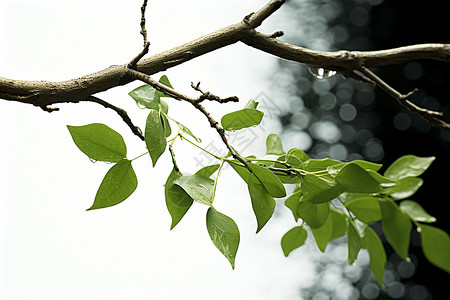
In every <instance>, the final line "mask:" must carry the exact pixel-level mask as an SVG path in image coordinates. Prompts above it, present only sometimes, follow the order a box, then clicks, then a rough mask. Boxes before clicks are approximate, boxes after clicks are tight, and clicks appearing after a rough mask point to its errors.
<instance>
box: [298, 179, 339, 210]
mask: <svg viewBox="0 0 450 300" xmlns="http://www.w3.org/2000/svg"><path fill="white" fill-rule="evenodd" d="M301 186H302V192H303V199H302V201H309V202H314V203H325V202H329V201H331V200H333V199H334V198H336V197H337V196H339V195H340V194H341V193H342V192H343V191H344V188H343V186H341V185H339V184H337V185H336V184H334V183H331V182H328V181H326V180H323V179H320V178H319V177H317V176H316V175H311V174H306V175H305V176H303V177H302V180H301Z"/></svg>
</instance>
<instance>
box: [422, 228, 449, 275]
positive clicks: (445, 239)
mask: <svg viewBox="0 0 450 300" xmlns="http://www.w3.org/2000/svg"><path fill="white" fill-rule="evenodd" d="M419 228H420V236H421V237H422V250H423V253H424V254H425V257H426V258H427V259H428V260H429V261H430V262H431V263H432V264H433V265H435V266H437V267H438V268H441V269H442V270H445V271H446V272H448V273H450V255H449V253H450V237H449V236H448V234H447V233H446V232H445V231H443V230H441V229H439V228H436V227H433V226H430V225H423V224H421V225H420V227H419Z"/></svg>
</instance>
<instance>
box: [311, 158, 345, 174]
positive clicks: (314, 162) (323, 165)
mask: <svg viewBox="0 0 450 300" xmlns="http://www.w3.org/2000/svg"><path fill="white" fill-rule="evenodd" d="M334 165H342V162H340V161H337V160H333V159H330V158H323V159H309V160H306V161H304V162H303V167H304V168H305V170H306V171H308V172H317V171H323V170H326V169H327V168H328V167H331V166H334Z"/></svg>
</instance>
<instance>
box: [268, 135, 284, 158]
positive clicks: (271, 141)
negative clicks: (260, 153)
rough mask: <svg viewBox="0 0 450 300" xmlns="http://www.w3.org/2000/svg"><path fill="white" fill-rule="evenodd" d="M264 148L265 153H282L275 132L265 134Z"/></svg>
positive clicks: (279, 141) (281, 147)
mask: <svg viewBox="0 0 450 300" xmlns="http://www.w3.org/2000/svg"><path fill="white" fill-rule="evenodd" d="M266 149H267V150H266V154H275V155H281V154H284V151H283V145H281V140H280V138H279V137H278V135H276V134H269V135H268V136H267V139H266Z"/></svg>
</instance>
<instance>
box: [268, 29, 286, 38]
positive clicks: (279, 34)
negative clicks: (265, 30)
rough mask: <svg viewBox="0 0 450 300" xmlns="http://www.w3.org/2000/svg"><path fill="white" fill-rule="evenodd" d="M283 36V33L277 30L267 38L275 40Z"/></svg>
mask: <svg viewBox="0 0 450 300" xmlns="http://www.w3.org/2000/svg"><path fill="white" fill-rule="evenodd" d="M283 35H284V32H283V31H281V30H278V31H275V32H274V33H272V34H271V35H270V36H269V37H270V38H273V39H276V38H278V37H281V36H283Z"/></svg>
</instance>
